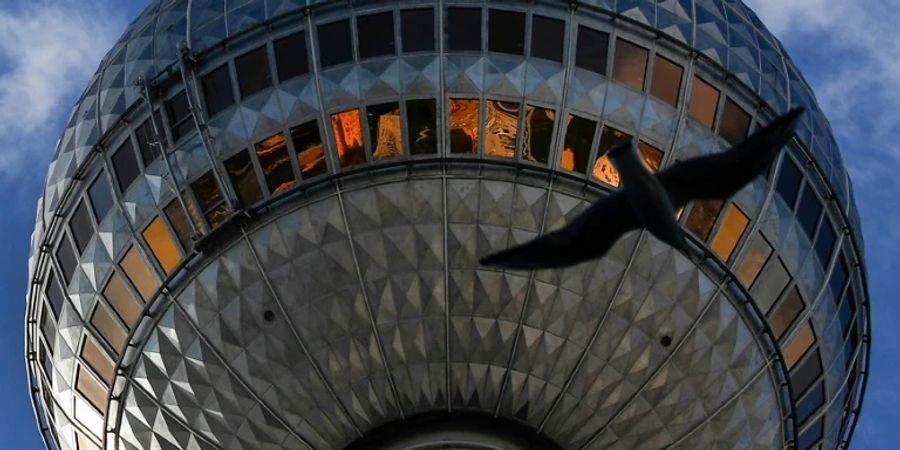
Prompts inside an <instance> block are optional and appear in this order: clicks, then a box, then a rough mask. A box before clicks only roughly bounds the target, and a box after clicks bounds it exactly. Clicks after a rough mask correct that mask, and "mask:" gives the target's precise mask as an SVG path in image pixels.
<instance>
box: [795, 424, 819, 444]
mask: <svg viewBox="0 0 900 450" xmlns="http://www.w3.org/2000/svg"><path fill="white" fill-rule="evenodd" d="M823 420H824V419H819V421H818V422H816V423H815V424H813V425H812V426H810V427H809V428H807V429H806V431H804V432H802V433H800V437H799V438H797V448H798V449H799V450H808V449H811V448H813V446H815V445H816V443H818V442H819V441H820V440H821V439H822V433H823V432H824V423H823Z"/></svg>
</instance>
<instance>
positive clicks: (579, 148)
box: [559, 114, 597, 173]
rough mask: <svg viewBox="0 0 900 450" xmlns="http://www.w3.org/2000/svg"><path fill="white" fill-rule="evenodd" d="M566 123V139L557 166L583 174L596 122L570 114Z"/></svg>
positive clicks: (589, 153) (585, 169)
mask: <svg viewBox="0 0 900 450" xmlns="http://www.w3.org/2000/svg"><path fill="white" fill-rule="evenodd" d="M566 122H567V125H566V137H565V142H564V143H563V151H562V154H561V155H560V159H559V166H560V167H561V168H563V169H566V170H573V171H576V172H581V173H585V172H586V171H587V165H588V157H590V155H591V143H592V141H593V140H594V131H595V130H596V129H597V122H595V121H593V120H590V119H585V118H583V117H578V116H574V115H572V114H569V116H568V120H567V121H566Z"/></svg>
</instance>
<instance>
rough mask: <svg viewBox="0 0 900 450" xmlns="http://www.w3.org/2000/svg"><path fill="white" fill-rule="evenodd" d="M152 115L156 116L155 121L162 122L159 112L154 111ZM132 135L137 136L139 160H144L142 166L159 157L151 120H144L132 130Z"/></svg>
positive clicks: (157, 143)
mask: <svg viewBox="0 0 900 450" xmlns="http://www.w3.org/2000/svg"><path fill="white" fill-rule="evenodd" d="M153 115H154V116H155V117H156V118H157V122H156V123H159V124H162V121H161V120H159V114H158V113H154V114H153ZM134 136H135V137H136V138H137V143H138V150H139V151H140V153H141V160H142V161H143V162H144V167H147V166H149V165H150V163H152V162H153V161H156V158H159V155H160V143H159V141H158V140H157V139H156V133H154V132H153V122H151V121H150V119H147V120H145V121H144V123H142V124H141V126H139V127H137V128H136V129H135V130H134Z"/></svg>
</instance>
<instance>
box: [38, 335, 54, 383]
mask: <svg viewBox="0 0 900 450" xmlns="http://www.w3.org/2000/svg"><path fill="white" fill-rule="evenodd" d="M37 352H38V356H37V358H38V361H40V362H41V371H43V372H44V375H45V376H46V377H47V380H52V378H53V361H52V360H51V359H50V353H49V352H48V351H47V347H46V346H45V345H44V344H40V343H39V344H37Z"/></svg>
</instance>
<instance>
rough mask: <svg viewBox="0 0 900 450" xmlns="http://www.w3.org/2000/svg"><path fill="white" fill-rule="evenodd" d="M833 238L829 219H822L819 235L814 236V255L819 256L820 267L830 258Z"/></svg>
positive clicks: (826, 263)
mask: <svg viewBox="0 0 900 450" xmlns="http://www.w3.org/2000/svg"><path fill="white" fill-rule="evenodd" d="M835 239H836V237H835V235H834V228H831V221H829V220H823V221H822V226H821V227H820V228H819V235H818V236H817V237H816V255H818V256H819V261H821V262H822V267H825V266H827V265H828V261H829V260H830V259H831V250H832V249H833V248H834V241H835ZM835 294H837V293H835Z"/></svg>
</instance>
